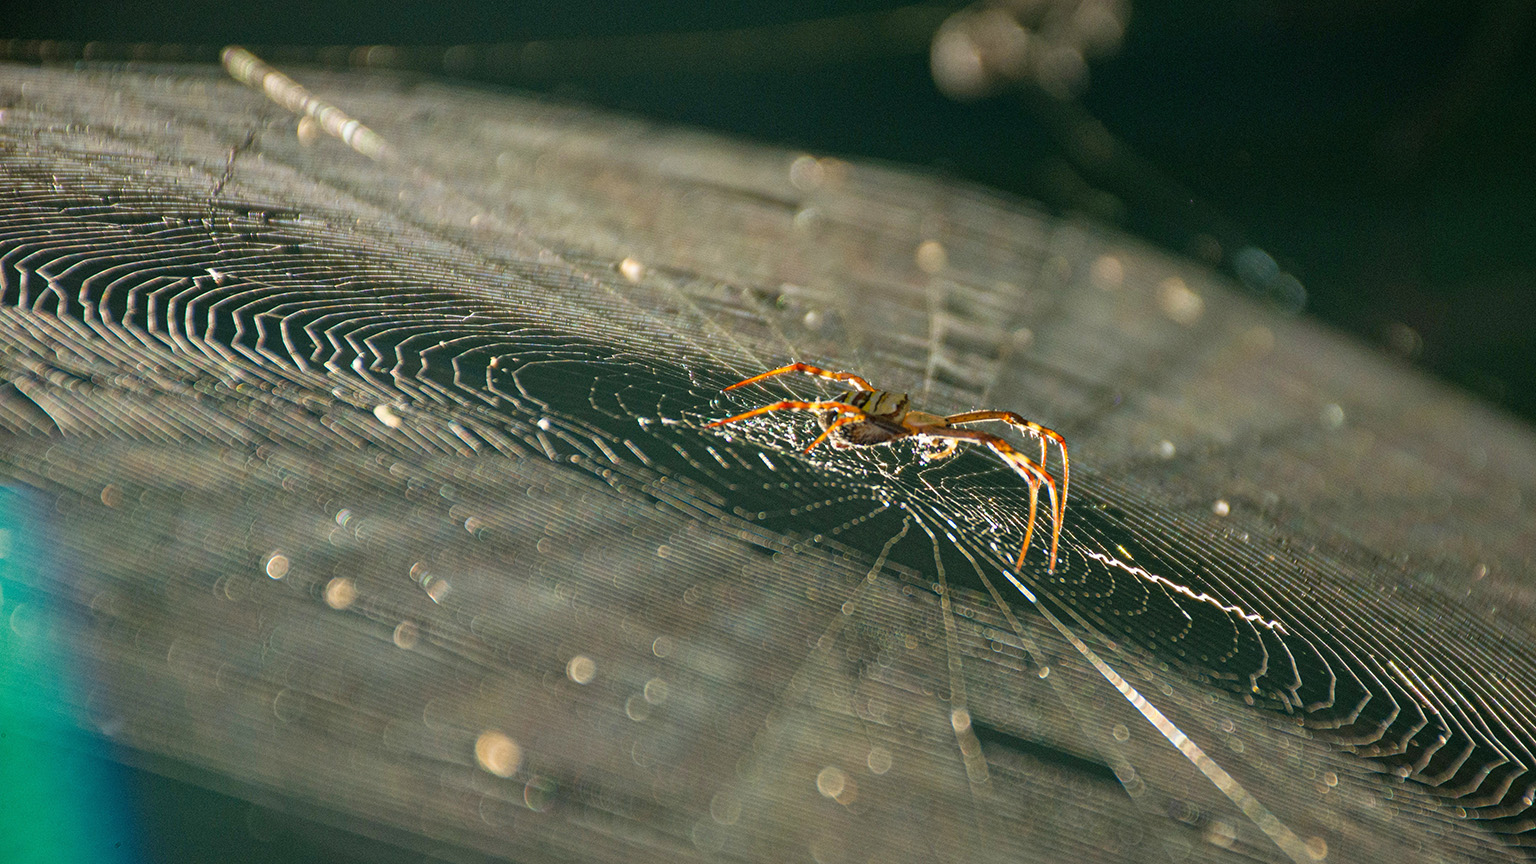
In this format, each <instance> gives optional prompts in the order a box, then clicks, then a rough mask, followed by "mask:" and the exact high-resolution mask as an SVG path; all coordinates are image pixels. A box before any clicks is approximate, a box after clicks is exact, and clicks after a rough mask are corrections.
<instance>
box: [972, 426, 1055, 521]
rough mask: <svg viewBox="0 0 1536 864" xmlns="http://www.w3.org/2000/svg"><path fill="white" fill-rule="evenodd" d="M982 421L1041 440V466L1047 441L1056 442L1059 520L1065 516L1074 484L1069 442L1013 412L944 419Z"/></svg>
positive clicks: (1050, 430) (1043, 463)
mask: <svg viewBox="0 0 1536 864" xmlns="http://www.w3.org/2000/svg"><path fill="white" fill-rule="evenodd" d="M982 420H1001V421H1002V422H1004V423H1007V424H1008V425H1010V426H1013V427H1015V428H1017V429H1019V430H1021V431H1023V432H1026V433H1028V434H1030V435H1033V436H1035V437H1036V438H1038V439H1040V464H1041V465H1042V466H1043V465H1045V457H1046V446H1047V444H1046V441H1047V439H1049V440H1050V441H1054V442H1056V447H1057V449H1059V450H1060V451H1061V507H1062V511H1063V512H1062V513H1061V514H1057V519H1060V518H1061V516H1062V515H1065V511H1066V506H1067V486H1068V484H1070V483H1071V482H1072V463H1071V462H1070V461H1069V460H1068V459H1067V441H1066V439H1065V438H1062V437H1061V435H1060V434H1059V433H1058V432H1057V431H1056V430H1054V429H1047V428H1046V427H1044V426H1041V425H1040V424H1039V423H1036V422H1035V421H1033V420H1025V419H1024V418H1023V417H1020V416H1019V415H1017V414H1015V413H1013V412H1012V411H967V412H965V413H964V414H951V415H950V416H948V417H945V418H944V422H945V423H949V424H955V423H977V422H980V421H982Z"/></svg>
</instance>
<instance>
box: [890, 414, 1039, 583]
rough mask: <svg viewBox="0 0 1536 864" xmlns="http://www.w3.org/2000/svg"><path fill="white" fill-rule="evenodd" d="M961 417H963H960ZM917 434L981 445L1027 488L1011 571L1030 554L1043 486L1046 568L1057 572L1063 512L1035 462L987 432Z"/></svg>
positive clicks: (926, 432)
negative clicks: (1047, 506) (1047, 512)
mask: <svg viewBox="0 0 1536 864" xmlns="http://www.w3.org/2000/svg"><path fill="white" fill-rule="evenodd" d="M962 416H963V415H962ZM918 434H921V435H926V436H929V437H933V438H951V439H956V440H962V441H974V442H976V443H978V444H984V445H986V446H987V447H988V448H990V449H991V450H992V452H994V453H996V454H997V455H998V456H1000V457H1001V458H1002V459H1003V461H1004V462H1007V463H1008V464H1009V466H1011V467H1012V468H1013V470H1014V471H1016V472H1018V474H1019V476H1021V477H1023V478H1024V480H1025V482H1027V483H1028V484H1029V522H1028V524H1027V525H1025V527H1024V545H1023V546H1022V547H1020V549H1019V559H1018V561H1016V562H1015V563H1014V565H1013V566H1014V569H1018V568H1020V567H1023V566H1024V555H1025V553H1027V552H1028V551H1029V543H1030V540H1031V539H1032V538H1033V537H1034V533H1035V514H1036V511H1037V506H1038V502H1039V500H1040V484H1042V483H1044V484H1045V489H1046V492H1048V493H1050V496H1051V559H1050V564H1049V566H1048V567H1047V569H1048V570H1049V572H1051V573H1055V572H1056V549H1057V546H1058V545H1059V543H1060V540H1061V519H1062V516H1063V508H1061V507H1060V506H1058V499H1057V498H1056V480H1055V478H1053V477H1051V475H1050V474H1049V473H1048V472H1047V471H1046V470H1045V469H1044V468H1042V467H1041V466H1040V465H1039V464H1038V463H1036V462H1035V460H1033V459H1031V458H1029V457H1028V456H1025V455H1024V454H1023V453H1020V452H1019V451H1017V450H1015V449H1013V445H1011V444H1009V443H1008V442H1007V441H1005V440H1003V439H1002V438H999V437H997V436H996V435H993V434H991V433H988V432H978V431H976V430H974V429H946V428H935V429H924V430H922V431H921V432H919V433H918Z"/></svg>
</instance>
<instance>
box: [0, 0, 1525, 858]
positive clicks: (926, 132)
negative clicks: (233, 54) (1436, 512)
mask: <svg viewBox="0 0 1536 864" xmlns="http://www.w3.org/2000/svg"><path fill="white" fill-rule="evenodd" d="M895 8H897V4H891V3H879V2H874V0H842V2H818V3H812V2H761V0H754V2H745V0H725V2H716V3H712V4H679V3H668V2H661V0H626V2H613V3H609V4H597V3H564V2H554V0H542V2H535V3H515V4H514V3H491V2H485V0H476V2H457V3H441V4H440V3H426V2H417V3H396V4H392V5H390V6H388V7H380V6H378V5H375V4H370V3H362V2H356V0H351V2H329V3H324V4H315V3H299V2H292V0H287V2H280V3H270V2H268V3H261V4H246V5H233V4H202V3H193V2H187V0H174V2H165V0H156V2H145V0H130V2H112V3H106V2H101V0H53V2H46V3H37V4H35V5H34V8H31V9H24V10H22V11H21V13H20V14H19V15H16V16H15V17H12V18H11V20H10V22H9V23H8V24H3V25H0V27H3V28H4V30H0V37H18V38H29V39H49V40H71V41H74V42H76V43H83V42H86V41H89V40H103V41H106V42H114V43H122V42H135V41H145V42H153V43H165V42H171V43H205V44H207V45H208V46H211V47H210V48H209V49H208V52H209V53H205V54H200V55H195V56H198V57H201V58H202V59H209V60H211V59H212V58H213V56H215V54H214V53H212V52H216V48H217V46H219V45H222V44H226V43H230V42H239V43H244V44H250V45H275V44H311V45H324V44H345V45H359V44H369V43H379V44H392V45H412V44H452V43H457V42H476V43H483V42H511V43H524V42H528V41H531V40H551V41H550V42H549V44H550V45H551V46H553V47H552V48H551V49H550V50H551V52H552V53H551V54H549V55H548V56H552V57H553V58H554V60H553V61H552V62H546V63H543V64H541V65H539V66H538V67H537V68H529V67H520V68H506V69H499V70H498V69H479V70H476V71H475V73H474V75H473V76H472V77H475V78H477V79H478V80H481V81H484V82H486V86H516V87H520V88H525V89H533V90H539V91H543V92H547V93H551V94H554V95H557V96H559V97H561V98H568V99H574V100H580V101H584V102H588V103H592V104H596V105H603V106H609V107H613V108H619V109H623V110H627V111H632V112H636V113H639V114H644V115H647V116H652V117H656V118H658V119H660V120H664V121H668V122H680V123H687V124H694V125H698V126H703V127H708V128H712V129H717V130H721V131H724V132H728V133H732V134H737V135H742V136H745V137H748V138H753V139H758V140H763V141H768V142H773V143H778V144H784V145H789V146H793V147H800V148H805V149H807V150H811V151H814V152H816V153H818V154H825V153H832V154H839V155H846V156H855V157H875V158H880V159H888V160H894V161H898V162H902V163H908V164H912V165H915V166H919V167H920V168H922V169H925V170H932V171H936V172H940V173H942V174H946V175H949V176H953V177H955V178H957V179H961V180H966V181H974V182H977V183H982V184H985V185H988V186H992V187H995V188H997V189H1001V190H1004V191H1006V192H1009V193H1012V194H1016V195H1019V196H1023V197H1027V198H1031V199H1035V200H1038V201H1041V202H1043V203H1044V204H1045V206H1047V207H1049V208H1051V209H1053V210H1055V211H1057V212H1076V213H1082V214H1084V215H1086V216H1088V217H1090V218H1093V219H1097V220H1100V221H1105V222H1108V223H1111V224H1116V225H1119V226H1121V227H1124V228H1126V229H1128V230H1130V231H1133V232H1135V233H1138V234H1140V235H1143V236H1145V237H1148V238H1150V239H1151V240H1153V241H1155V242H1157V243H1159V244H1162V245H1165V246H1167V247H1169V248H1171V249H1174V250H1177V251H1179V252H1183V253H1188V254H1193V255H1196V256H1200V257H1206V258H1207V259H1209V260H1212V261H1213V263H1219V264H1220V266H1223V267H1225V268H1226V269H1228V270H1229V272H1234V266H1233V265H1234V259H1233V253H1234V252H1235V251H1236V250H1238V249H1241V248H1243V247H1244V246H1252V247H1256V248H1258V249H1261V250H1264V251H1265V252H1267V253H1268V254H1269V255H1271V256H1273V257H1274V259H1275V260H1276V261H1277V262H1278V264H1279V265H1280V267H1282V268H1283V269H1285V270H1287V271H1290V272H1292V273H1294V274H1296V276H1297V277H1299V278H1300V280H1301V282H1302V283H1303V284H1304V285H1305V288H1306V292H1307V300H1306V305H1305V311H1306V313H1307V314H1311V315H1314V316H1316V317H1318V318H1321V319H1322V320H1324V321H1327V322H1330V323H1331V324H1333V325H1335V326H1337V327H1339V328H1342V329H1345V330H1348V331H1352V332H1354V333H1356V334H1358V335H1360V336H1361V337H1362V338H1363V339H1365V340H1366V341H1368V342H1371V343H1373V344H1375V345H1377V346H1379V347H1380V349H1381V350H1382V351H1385V352H1392V353H1395V354H1398V355H1400V356H1402V357H1404V358H1405V359H1407V360H1411V361H1412V362H1416V363H1420V364H1422V365H1424V366H1425V367H1427V368H1429V369H1431V370H1432V371H1434V372H1435V373H1437V374H1439V375H1441V376H1443V377H1445V378H1447V379H1450V380H1452V381H1455V382H1457V383H1458V384H1460V385H1462V386H1465V387H1467V388H1469V389H1471V390H1473V391H1475V392H1477V393H1479V394H1482V395H1483V396H1484V397H1485V398H1487V399H1489V400H1491V401H1493V402H1496V403H1499V404H1502V405H1504V406H1506V407H1507V408H1509V409H1510V410H1513V411H1515V412H1518V413H1521V414H1523V415H1524V416H1526V417H1527V418H1536V356H1533V355H1536V340H1533V339H1532V338H1531V335H1530V334H1531V333H1532V331H1533V328H1536V303H1533V302H1532V301H1531V299H1530V298H1529V295H1530V290H1529V286H1530V284H1531V282H1532V280H1533V279H1536V263H1533V256H1532V254H1531V251H1530V250H1532V249H1533V248H1536V213H1533V210H1536V205H1533V203H1532V202H1533V199H1536V169H1533V167H1532V164H1531V159H1530V158H1529V155H1528V154H1529V153H1530V151H1531V149H1532V143H1533V142H1536V110H1533V109H1536V88H1533V87H1532V86H1531V82H1533V81H1536V51H1533V48H1536V46H1533V38H1532V28H1533V26H1536V18H1533V15H1532V11H1531V4H1529V3H1524V2H1483V3H1465V4H1442V3H1432V2H1417V3H1416V2H1411V0H1399V2H1391V3H1387V2H1372V0H1335V2H1307V0H1293V2H1284V0H1271V2H1262V0H1257V2H1222V3H1212V2H1190V0H1175V2H1169V0H1163V2H1153V0H1139V2H1135V3H1134V4H1133V5H1132V7H1131V8H1132V17H1131V21H1130V26H1129V29H1128V30H1127V32H1126V36H1125V41H1124V44H1123V46H1122V48H1121V50H1120V51H1119V53H1118V54H1116V55H1115V56H1111V57H1105V58H1100V59H1097V60H1095V61H1093V63H1092V64H1091V66H1090V76H1091V77H1090V81H1089V85H1088V87H1087V89H1086V90H1084V91H1083V92H1082V93H1081V94H1080V95H1079V97H1078V99H1077V100H1076V101H1075V102H1072V103H1064V104H1063V103H1053V101H1052V100H1051V99H1050V98H1048V97H1042V96H1040V95H1039V94H1037V93H1029V92H1024V93H1014V94H1004V95H1000V96H997V97H994V98H992V99H989V100H985V101H980V102H976V103H970V104H960V103H955V102H952V101H950V100H948V99H946V98H945V97H944V96H942V95H941V94H940V93H939V92H938V90H937V89H936V88H935V86H934V84H933V82H932V78H931V75H930V72H929V64H928V56H927V41H926V38H924V37H923V34H922V33H920V32H919V33H913V32H912V31H911V30H906V31H901V30H900V28H893V29H894V30H895V31H896V32H891V33H885V32H874V33H872V35H871V36H870V38H869V39H868V40H867V41H849V40H846V39H845V38H843V36H842V35H838V36H834V37H831V38H830V41H831V42H832V45H831V47H830V48H828V46H827V45H826V44H821V43H818V42H817V40H816V39H815V34H816V33H817V32H818V27H819V25H817V24H816V23H815V22H817V21H822V20H825V19H827V18H829V17H835V16H843V15H857V14H863V15H868V16H869V17H868V18H867V19H859V20H867V21H870V22H878V21H881V20H887V19H883V18H882V17H881V15H880V13H881V12H882V10H891V9H895ZM957 8H958V7H957ZM925 15H926V17H925ZM943 16H944V12H943V10H942V9H940V10H937V11H932V10H930V11H928V12H927V13H924V15H914V16H913V17H914V18H918V19H921V20H924V21H926V20H930V19H932V20H940V19H942V18H943ZM902 20H908V19H902ZM797 22H800V23H802V24H804V26H805V28H806V29H805V30H804V31H800V30H793V29H792V28H793V25H795V24H796V23H797ZM876 29H877V28H876ZM741 30H746V31H749V35H751V36H752V38H745V39H742V38H733V37H732V36H731V35H730V33H731V31H741ZM801 32H803V33H809V34H810V36H809V37H807V38H806V39H803V40H800V41H796V40H794V39H792V38H788V36H786V34H791V33H801ZM826 32H830V31H826ZM676 33H700V34H709V33H713V34H716V35H714V36H709V35H703V36H700V37H699V38H697V39H691V40H681V41H679V40H676V39H668V38H666V37H664V36H662V35H659V34H676ZM839 43H841V44H842V46H843V47H845V48H846V51H839V50H838V49H839ZM12 48H13V50H14V49H15V46H12ZM62 53H64V54H67V52H62ZM107 53H109V54H110V52H107ZM300 77H301V79H302V76H300ZM459 77H468V76H466V75H463V74H461V75H460V76H459ZM1084 118H1096V119H1097V120H1098V121H1100V122H1102V124H1103V127H1104V130H1106V131H1107V133H1108V135H1109V136H1111V139H1112V141H1113V145H1114V147H1115V148H1117V152H1118V153H1120V154H1121V156H1122V157H1123V158H1121V159H1120V160H1119V161H1117V162H1116V163H1115V164H1116V166H1118V167H1117V169H1116V170H1105V168H1104V165H1103V164H1102V163H1095V162H1093V161H1092V160H1091V159H1089V158H1087V157H1086V156H1085V154H1084V153H1083V152H1082V148H1081V145H1082V141H1081V140H1080V139H1074V137H1073V136H1072V135H1070V134H1064V133H1063V132H1062V126H1063V124H1064V123H1066V122H1067V121H1070V120H1076V121H1081V120H1083V119H1084ZM364 119H366V118H364ZM1127 166H1129V167H1127ZM1211 240H1215V241H1216V244H1215V247H1214V248H1217V249H1219V252H1217V253H1215V254H1213V252H1212V250H1213V246H1212V244H1211V242H1210V241H1211ZM1256 293H1260V294H1262V293H1263V292H1262V291H1256ZM103 765H104V766H106V767H105V768H104V769H103V770H107V771H123V772H125V775H126V776H125V777H124V780H123V783H124V784H126V785H128V786H130V787H132V788H134V789H135V790H136V795H137V796H138V798H139V801H140V805H141V806H142V807H143V808H144V810H145V811H146V813H147V816H146V828H147V830H148V833H149V834H150V835H151V836H150V837H149V838H147V839H146V841H145V845H146V846H147V847H148V848H149V849H150V850H152V851H151V854H152V855H153V856H154V857H155V858H157V859H160V860H181V859H192V858H204V857H210V856H211V857H217V858H219V859H220V860H249V861H259V860H290V861H291V860H311V859H312V860H343V858H344V856H350V855H356V856H358V857H357V858H356V859H355V860H394V859H393V858H391V857H390V855H391V853H390V851H389V849H388V846H387V844H380V845H377V846H375V845H374V844H371V843H364V841H362V840H361V839H360V838H356V837H346V838H341V837H338V836H337V835H334V834H330V833H328V832H326V831H324V830H322V829H318V828H317V827H315V826H310V825H309V823H306V822H303V821H299V820H293V819H288V818H285V817H284V816H283V815H282V814H279V813H275V812H272V811H267V810H264V809H263V808H261V807H259V806H256V805H251V804H247V803H245V802H243V801H239V800H237V799H234V798H227V797H224V796H221V795H218V794H216V793H212V792H207V791H204V790H202V789H198V788H196V787H193V786H187V785H183V784H181V783H179V782H178V781H175V780H170V779H167V778H164V777H160V776H158V775H156V774H153V773H148V772H137V771H132V770H130V769H124V768H120V767H115V766H114V763H113V762H111V761H106V762H103ZM231 826H236V827H238V828H239V829H240V830H233V831H230V830H227V829H228V828H230V827H231ZM250 826H257V827H259V828H260V830H256V828H252V827H250ZM252 837H255V838H257V839H256V841H254V842H253V841H252V840H251V839H250V838H252ZM220 838H225V839H226V840H228V841H229V842H228V844H226V843H224V842H222V841H221V839H220ZM360 843H364V845H358V844H360ZM344 850H345V851H344ZM402 860H403V859H402Z"/></svg>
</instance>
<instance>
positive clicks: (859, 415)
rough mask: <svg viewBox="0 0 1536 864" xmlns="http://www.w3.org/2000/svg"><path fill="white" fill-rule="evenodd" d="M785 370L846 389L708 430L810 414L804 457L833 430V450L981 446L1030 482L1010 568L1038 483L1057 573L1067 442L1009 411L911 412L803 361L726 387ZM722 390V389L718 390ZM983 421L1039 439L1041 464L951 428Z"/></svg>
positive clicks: (981, 435) (899, 398) (894, 398)
mask: <svg viewBox="0 0 1536 864" xmlns="http://www.w3.org/2000/svg"><path fill="white" fill-rule="evenodd" d="M790 372H803V373H805V374H806V375H815V376H817V377H819V378H829V379H831V380H833V381H844V382H847V383H848V384H849V385H851V387H850V388H849V389H848V390H845V391H844V392H842V393H839V394H838V395H837V397H836V398H835V399H833V400H831V401H824V402H799V401H795V400H785V401H782V402H774V403H773V404H771V405H764V406H763V407H761V408H753V409H752V410H751V411H747V412H745V413H742V414H737V415H736V416H735V417H727V418H726V419H724V420H716V421H714V422H713V423H709V424H707V425H708V426H724V425H726V424H727V423H735V422H737V421H739V420H746V419H748V418H751V417H756V416H758V415H760V414H767V413H770V412H772V411H815V412H817V416H816V419H817V422H819V423H820V424H821V429H822V432H821V435H819V436H818V437H817V438H816V440H815V441H812V442H811V446H809V447H807V448H805V452H807V453H809V452H811V451H812V450H814V449H816V445H818V444H820V443H821V442H823V441H826V440H827V439H828V438H829V437H830V436H831V435H832V433H833V432H836V433H838V437H837V438H833V439H832V446H834V447H868V446H872V445H876V444H889V443H891V442H892V441H899V440H901V439H902V438H915V439H919V440H938V441H942V442H943V443H944V447H943V449H942V450H940V451H938V452H937V453H935V454H934V455H933V457H932V458H935V459H942V458H944V457H946V456H949V455H951V454H953V453H954V452H955V450H956V449H957V448H959V446H960V445H961V444H962V443H965V442H967V441H969V442H971V443H974V444H981V445H984V446H986V447H987V448H989V449H991V450H992V452H993V453H996V454H997V455H998V457H999V458H1001V459H1002V460H1003V461H1004V462H1006V463H1008V467H1010V468H1012V469H1013V470H1014V471H1016V472H1018V474H1019V476H1020V477H1023V478H1024V482H1026V483H1028V484H1029V522H1028V523H1027V525H1026V526H1025V529H1024V545H1023V546H1022V547H1021V548H1020V549H1019V560H1018V561H1017V562H1016V563H1015V564H1014V565H1013V566H1014V569H1015V570H1017V569H1019V568H1020V567H1023V566H1024V553H1026V552H1028V551H1029V541H1030V538H1031V537H1032V536H1033V535H1034V531H1035V511H1036V508H1037V505H1038V502H1039V499H1040V485H1041V484H1042V483H1043V484H1045V488H1046V490H1047V491H1048V492H1049V493H1050V499H1051V522H1052V525H1051V560H1050V567H1049V572H1051V573H1055V572H1056V546H1057V543H1058V541H1059V540H1060V539H1061V520H1062V517H1063V516H1064V515H1065V513H1066V510H1067V482H1068V480H1069V479H1070V474H1071V469H1070V464H1069V463H1068V461H1067V442H1066V441H1065V440H1063V439H1062V437H1061V436H1060V435H1059V434H1057V433H1056V432H1055V431H1054V430H1051V429H1047V428H1045V427H1044V426H1041V425H1040V424H1039V423H1036V422H1034V421H1033V420H1025V419H1024V418H1023V417H1020V416H1019V415H1017V414H1015V413H1013V412H1012V411H967V412H965V413H963V414H951V415H949V416H948V417H941V416H939V415H937V414H929V413H927V412H925V411H914V410H912V408H911V407H910V402H911V400H910V399H909V398H908V396H907V394H905V393H891V392H889V391H886V390H876V389H875V388H874V387H873V386H871V385H870V383H869V382H868V381H865V380H864V379H863V378H860V377H859V376H857V375H854V374H851V373H848V372H830V371H828V370H826V369H818V368H817V367H815V366H812V365H810V364H808V363H791V364H789V365H788V366H780V367H779V368H777V369H774V370H772V371H770V372H764V373H763V374H761V375H753V376H752V377H751V378H748V379H747V380H745V381H738V382H736V383H735V384H732V385H731V386H729V387H727V388H725V389H726V390H735V389H736V388H737V387H745V386H747V385H748V384H755V383H757V382H758V381H761V380H763V379H764V378H772V377H774V376H775V375H785V374H788V373H790ZM722 392H724V391H722ZM983 420H998V421H1001V422H1003V423H1007V424H1008V425H1010V426H1013V427H1014V428H1015V429H1018V430H1020V431H1021V432H1024V433H1025V434H1028V435H1031V436H1033V437H1035V438H1038V439H1040V461H1039V462H1036V461H1034V460H1033V459H1030V458H1029V457H1028V456H1025V455H1024V454H1023V453H1020V452H1019V451H1017V450H1015V449H1014V448H1013V445H1011V444H1009V443H1008V442H1007V441H1005V440H1003V439H1002V438H999V437H998V436H996V435H993V434H990V433H988V432H978V431H976V430H974V429H959V428H956V427H957V426H959V425H960V424H962V423H978V422H981V421H983ZM1049 442H1055V444H1056V446H1057V447H1058V448H1059V449H1060V450H1061V498H1060V499H1059V501H1058V499H1057V497H1056V478H1055V477H1052V476H1051V475H1050V474H1049V473H1048V472H1047V471H1046V470H1045V462H1046V448H1047V446H1048V444H1049Z"/></svg>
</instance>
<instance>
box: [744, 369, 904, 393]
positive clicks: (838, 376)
mask: <svg viewBox="0 0 1536 864" xmlns="http://www.w3.org/2000/svg"><path fill="white" fill-rule="evenodd" d="M790 372H804V373H805V374H807V375H815V376H817V377H818V378H830V379H832V380H833V381H847V382H849V383H851V384H853V385H854V386H855V387H858V388H859V389H860V390H873V389H875V388H874V387H873V386H871V385H870V383H869V382H868V381H865V380H864V379H863V378H860V377H859V376H857V375H854V374H852V373H849V372H829V371H827V370H826V369H820V368H817V367H815V366H812V365H810V364H809V363H791V364H789V365H788V366H780V367H779V368H777V369H774V370H773V371H771V372H764V373H763V374H761V375H753V376H752V377H751V378H748V379H747V380H745V381H737V382H736V383H735V384H732V385H731V386H729V387H727V388H725V389H726V390H735V389H736V388H737V387H745V386H747V385H748V384H756V383H757V382H759V381H761V380H763V379H764V378H772V377H773V376H775V375H787V374H788V373H790ZM721 392H724V391H721Z"/></svg>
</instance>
